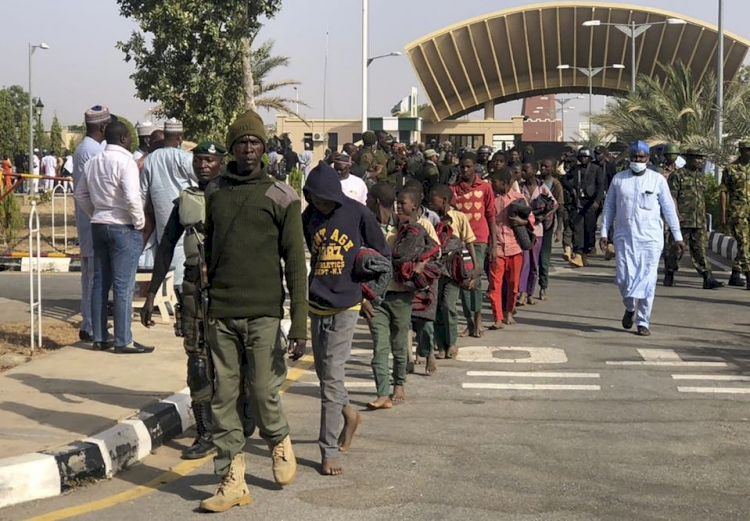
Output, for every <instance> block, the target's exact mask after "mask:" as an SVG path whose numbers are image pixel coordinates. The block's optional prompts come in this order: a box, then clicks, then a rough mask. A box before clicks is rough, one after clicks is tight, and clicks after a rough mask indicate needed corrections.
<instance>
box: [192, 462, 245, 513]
mask: <svg viewBox="0 0 750 521" xmlns="http://www.w3.org/2000/svg"><path fill="white" fill-rule="evenodd" d="M251 501H252V499H251V498H250V491H249V490H248V489H247V484H246V483H245V454H244V453H242V452H240V453H239V454H237V455H236V456H235V457H234V458H232V464H231V465H230V466H229V472H228V473H227V475H226V476H224V479H223V480H222V481H221V484H220V485H219V489H218V490H217V491H216V494H214V495H213V496H212V497H210V498H208V499H204V500H203V501H201V508H202V509H204V510H208V511H209V512H226V511H227V510H229V509H230V508H232V507H236V506H243V505H249V504H250V502H251Z"/></svg>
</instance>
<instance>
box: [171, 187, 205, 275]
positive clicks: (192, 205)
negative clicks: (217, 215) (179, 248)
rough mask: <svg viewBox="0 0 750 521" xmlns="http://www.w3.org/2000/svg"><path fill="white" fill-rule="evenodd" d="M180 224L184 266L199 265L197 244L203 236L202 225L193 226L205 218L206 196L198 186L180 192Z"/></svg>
mask: <svg viewBox="0 0 750 521" xmlns="http://www.w3.org/2000/svg"><path fill="white" fill-rule="evenodd" d="M178 203H179V215H180V224H181V225H182V226H184V227H185V239H184V241H183V248H184V249H185V266H199V265H200V255H199V249H198V247H199V245H200V243H202V242H203V240H204V238H205V236H204V233H203V227H202V226H198V227H197V228H195V231H196V232H197V233H193V231H194V227H195V225H197V224H203V223H204V222H205V220H206V198H205V196H204V194H203V191H202V190H201V189H200V188H196V187H190V188H186V189H185V190H183V191H182V192H180V196H179V198H178Z"/></svg>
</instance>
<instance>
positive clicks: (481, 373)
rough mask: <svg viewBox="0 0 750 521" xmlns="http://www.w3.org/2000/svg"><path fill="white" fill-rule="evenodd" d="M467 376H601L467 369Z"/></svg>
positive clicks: (594, 375)
mask: <svg viewBox="0 0 750 521" xmlns="http://www.w3.org/2000/svg"><path fill="white" fill-rule="evenodd" d="M466 376H500V377H517V378H599V377H600V375H599V373H549V372H536V373H535V372H520V371H467V372H466Z"/></svg>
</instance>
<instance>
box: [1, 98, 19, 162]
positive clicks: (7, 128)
mask: <svg viewBox="0 0 750 521" xmlns="http://www.w3.org/2000/svg"><path fill="white" fill-rule="evenodd" d="M16 141H17V137H16V126H15V124H14V122H13V105H12V104H11V102H10V94H8V92H7V91H6V90H5V89H3V90H0V156H1V155H5V154H9V155H12V154H13V153H14V152H15V151H16V149H15V147H16Z"/></svg>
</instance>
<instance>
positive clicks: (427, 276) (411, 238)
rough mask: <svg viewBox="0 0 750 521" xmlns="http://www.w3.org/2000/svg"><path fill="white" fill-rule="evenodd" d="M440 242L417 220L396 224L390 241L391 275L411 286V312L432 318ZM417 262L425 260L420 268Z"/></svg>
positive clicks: (421, 316) (418, 316)
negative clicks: (391, 246) (415, 222)
mask: <svg viewBox="0 0 750 521" xmlns="http://www.w3.org/2000/svg"><path fill="white" fill-rule="evenodd" d="M439 257H440V245H439V244H437V243H436V242H435V241H434V240H433V239H432V238H431V237H430V236H429V235H428V234H427V230H425V229H424V228H423V227H422V226H420V225H419V224H412V223H407V224H403V225H401V228H399V231H398V236H397V237H396V242H395V244H394V245H393V268H394V279H395V281H396V282H398V283H399V284H402V285H404V286H406V287H407V288H410V289H412V290H414V299H413V301H412V316H413V317H415V318H422V319H425V320H433V321H434V320H435V316H436V314H437V301H438V298H437V285H438V281H439V280H440V275H441V273H442V269H441V266H440V263H439V262H438V259H439ZM418 263H426V264H425V265H424V267H423V268H422V270H421V272H419V273H417V271H416V270H415V268H416V266H417V264H418Z"/></svg>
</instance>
